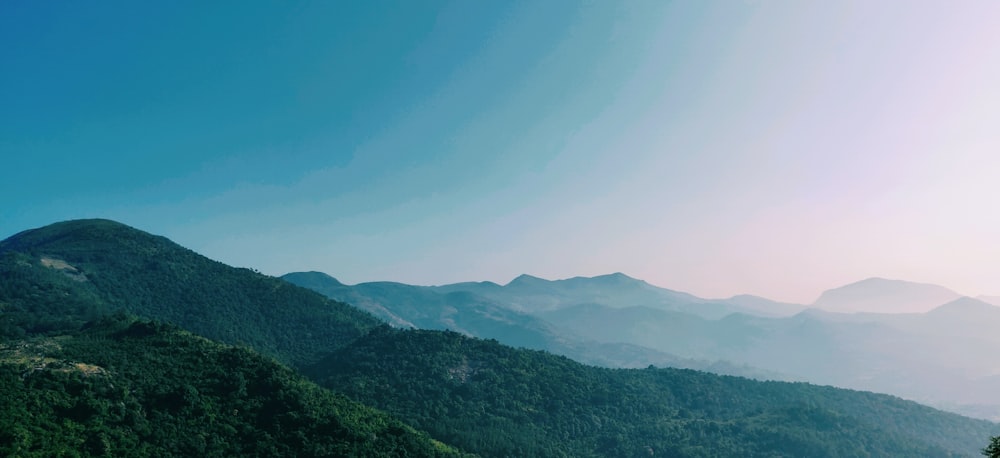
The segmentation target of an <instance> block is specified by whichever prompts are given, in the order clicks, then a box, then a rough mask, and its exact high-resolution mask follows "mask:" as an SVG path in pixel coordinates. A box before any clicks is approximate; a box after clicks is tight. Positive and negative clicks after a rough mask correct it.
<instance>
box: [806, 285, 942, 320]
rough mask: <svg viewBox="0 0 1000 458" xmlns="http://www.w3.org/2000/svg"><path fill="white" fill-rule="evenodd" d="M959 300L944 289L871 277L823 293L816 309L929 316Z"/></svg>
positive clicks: (817, 301)
mask: <svg viewBox="0 0 1000 458" xmlns="http://www.w3.org/2000/svg"><path fill="white" fill-rule="evenodd" d="M960 297H961V295H960V294H958V293H956V292H954V291H952V290H950V289H948V288H945V287H943V286H938V285H932V284H928V283H916V282H910V281H905V280H890V279H886V278H879V277H872V278H866V279H864V280H861V281H857V282H854V283H851V284H848V285H844V286H841V287H839V288H834V289H830V290H827V291H824V292H823V294H821V295H820V297H819V299H816V302H814V303H813V307H818V308H822V309H825V310H829V311H833V312H873V313H907V312H927V311H929V310H931V309H933V308H934V307H937V306H939V305H941V304H944V303H946V302H951V301H953V300H955V299H958V298H960Z"/></svg>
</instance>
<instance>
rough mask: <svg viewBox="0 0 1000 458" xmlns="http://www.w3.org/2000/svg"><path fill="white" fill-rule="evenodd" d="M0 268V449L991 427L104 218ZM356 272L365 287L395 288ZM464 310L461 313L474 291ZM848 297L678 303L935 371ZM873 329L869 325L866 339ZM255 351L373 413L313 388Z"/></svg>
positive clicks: (565, 445)
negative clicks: (435, 321)
mask: <svg viewBox="0 0 1000 458" xmlns="http://www.w3.org/2000/svg"><path fill="white" fill-rule="evenodd" d="M0 279H2V281H0V426H2V427H0V449H2V450H3V451H5V452H7V451H9V453H7V454H10V455H14V456H32V455H42V456H58V455H72V454H79V455H84V456H86V455H95V454H98V455H114V456H118V455H126V456H128V455H132V456H142V455H147V456H148V455H156V456H170V455H177V456H181V455H183V456H192V455H194V456H205V455H214V456H233V455H256V456H294V455H299V456H310V455H324V456H352V455H356V456H433V455H438V454H449V453H454V450H453V449H451V448H449V447H447V446H445V445H443V444H442V443H440V442H435V441H433V440H430V439H429V436H427V435H426V434H424V433H421V432H420V431H421V430H423V431H428V432H430V433H432V435H433V437H435V438H437V439H442V440H444V441H445V442H447V443H449V444H453V445H457V446H459V447H461V448H462V449H464V450H467V451H469V452H473V453H479V454H481V455H483V456H648V455H649V453H650V452H653V453H654V455H655V454H659V455H667V456H907V457H911V456H948V455H949V454H950V455H953V456H954V455H964V456H971V455H974V454H975V453H977V450H978V448H979V446H981V444H983V443H984V442H985V441H986V438H987V437H988V436H989V435H995V434H996V433H997V432H998V431H997V429H998V428H1000V427H998V426H997V425H996V424H995V423H989V422H985V421H975V420H971V419H968V418H963V417H959V416H956V415H950V414H945V413H942V412H940V411H936V410H933V409H931V408H928V407H923V406H919V405H917V404H914V403H910V402H905V401H901V400H899V399H897V398H893V397H891V396H884V395H875V394H871V393H858V392H854V391H849V390H840V389H834V388H829V387H816V386H812V385H808V384H802V383H796V384H788V383H763V382H754V381H751V380H747V379H742V378H734V377H722V376H717V375H713V374H708V373H704V372H695V371H687V370H678V369H653V368H649V369H641V370H639V369H614V370H612V369H599V368H594V367H588V366H584V365H581V364H579V363H576V362H573V361H572V360H570V359H567V358H564V357H560V356H556V355H552V354H550V353H546V352H536V351H529V350H523V349H515V348H512V347H507V346H503V345H501V344H499V343H498V342H496V341H492V340H479V339H472V338H469V337H465V336H464V335H462V334H459V333H456V332H442V331H402V330H397V329H393V328H391V327H389V326H388V325H385V324H381V325H380V324H378V323H379V322H378V321H377V320H376V319H375V318H374V317H373V316H371V315H370V314H368V313H366V312H364V311H361V310H360V309H356V308H354V307H351V306H349V305H347V304H344V303H342V302H338V301H333V300H330V299H327V298H324V297H322V296H320V295H319V294H318V293H315V292H311V291H307V290H305V289H303V288H300V287H297V286H294V285H291V284H289V283H287V282H284V281H282V280H279V279H275V278H271V277H267V276H263V275H260V274H258V273H256V272H253V271H251V270H248V269H235V268H231V267H228V266H225V265H223V264H221V263H217V262H215V261H211V260H208V259H206V258H204V257H201V256H200V255H197V254H196V253H193V252H191V251H190V250H186V249H184V248H181V247H179V246H177V245H176V244H173V243H172V242H170V241H169V240H167V239H165V238H162V237H156V236H152V235H150V234H147V233H145V232H142V231H137V230H135V229H132V228H129V227H127V226H124V225H121V224H118V223H114V222H110V221H104V220H87V221H74V222H67V223H59V224H56V225H52V226H47V227H45V228H41V229H36V230H32V231H27V232H25V233H22V234H19V235H17V236H14V237H12V238H10V239H7V240H5V241H3V242H0ZM619 280H620V279H619ZM338 283H339V282H338ZM585 283H588V282H585ZM543 285H544V284H543ZM375 286H376V288H375V289H374V290H373V291H381V294H385V295H392V294H396V293H398V292H400V291H407V290H408V288H405V287H400V286H399V285H398V284H377V285H375ZM404 286H405V285H404ZM498 287H499V285H498ZM501 288H503V287H501ZM451 293H453V292H449V293H446V294H443V296H444V297H445V299H444V300H443V302H442V303H441V307H439V308H438V309H437V310H438V311H435V310H434V308H433V307H432V308H431V310H422V308H421V307H420V306H419V304H416V303H414V304H412V305H414V307H413V308H414V313H421V312H433V313H429V314H428V315H427V316H428V317H437V318H440V317H441V316H442V315H441V314H440V313H438V312H439V311H444V310H447V308H448V307H450V306H451V307H454V306H455V305H456V304H459V302H451V303H449V302H448V301H449V300H460V301H461V302H460V303H461V304H464V303H465V300H466V299H468V298H469V297H470V296H474V295H473V294H472V293H468V292H465V293H461V292H459V293H458V294H454V295H453V294H451ZM372 294H374V293H372ZM435 294H438V295H441V294H440V293H437V292H435ZM428 297H431V296H428ZM576 305H578V306H579V305H581V304H576ZM598 305H600V307H605V308H606V307H609V306H607V305H601V304H598ZM633 307H634V308H635V310H631V309H626V308H624V307H623V308H617V309H614V310H618V311H623V312H624V313H627V314H632V313H635V314H636V316H637V317H639V318H641V319H644V320H651V319H656V318H657V316H661V315H657V314H662V316H667V317H673V318H671V319H679V318H680V317H682V315H678V314H684V313H685V312H679V311H677V310H668V309H659V308H656V307H650V306H633ZM973 307H976V306H975V305H974V304H973ZM456 308H457V307H456ZM958 308H961V304H960V307H958ZM405 309H406V307H404V308H403V310H405ZM115 310H124V311H125V312H127V313H118V312H115ZM390 310H391V309H390ZM471 310H472V311H473V313H470V315H469V317H464V318H463V322H464V323H474V320H473V318H470V317H475V316H477V315H476V313H478V312H477V311H486V310H490V309H489V308H487V307H485V306H484V308H473V309H471ZM502 310H503V311H507V312H510V310H508V309H505V308H503V309H502ZM950 310H951V309H944V310H943V311H942V312H949V311H950ZM393 313H395V312H393ZM129 314H137V315H139V316H140V320H138V321H136V320H134V319H132V318H128V317H129ZM150 315H153V316H156V317H159V319H160V320H167V321H170V322H172V323H174V324H175V325H177V326H180V327H182V328H185V329H184V330H181V329H178V328H175V327H173V325H165V324H161V323H160V322H159V321H147V320H148V318H150ZM830 315H834V314H830ZM115 316H119V317H121V316H124V317H125V318H124V319H118V318H115ZM417 316H419V315H417ZM445 316H447V315H445ZM453 316H459V315H458V314H455V315H453ZM508 316H513V315H501V317H508ZM535 318H537V317H535ZM869 318H870V317H866V316H863V315H856V316H855V315H852V316H850V317H849V319H845V320H841V321H834V320H830V321H828V320H822V319H820V318H816V317H813V316H811V315H809V314H808V313H807V312H803V313H801V314H799V315H796V316H794V317H788V318H766V317H759V316H750V315H746V314H742V313H734V314H729V315H727V316H726V317H725V318H723V319H714V320H713V319H706V318H704V317H694V318H687V319H688V320H689V322H690V323H699V326H705V328H706V329H710V330H711V329H714V327H715V326H722V327H723V328H724V329H728V330H729V331H728V332H729V333H730V334H732V335H730V336H728V337H727V338H733V337H739V336H736V335H735V333H736V331H738V330H742V329H757V330H759V331H760V332H761V334H760V335H757V336H753V335H751V336H744V337H745V338H746V340H745V342H742V343H740V344H739V345H730V346H727V345H721V344H719V345H718V346H717V348H720V349H725V350H726V351H730V352H741V351H742V352H748V355H749V356H748V357H747V358H746V359H747V360H753V359H754V357H756V358H763V357H770V358H772V359H773V358H776V359H778V360H781V361H782V362H781V364H784V365H788V366H789V367H796V366H802V367H808V368H815V367H824V366H826V367H828V369H826V370H827V371H828V372H829V373H835V372H837V371H843V372H845V373H848V374H850V375H852V376H858V375H859V374H861V375H864V373H863V372H859V370H869V371H874V372H873V374H874V375H879V376H880V375H883V374H892V373H895V372H897V369H898V368H899V366H898V365H896V366H894V365H885V366H882V365H880V363H882V362H884V361H892V360H887V359H885V355H897V354H898V353H897V351H898V349H900V348H902V349H907V350H910V351H912V352H913V353H912V354H913V355H914V356H915V358H917V359H915V360H913V361H911V363H913V366H914V367H921V368H922V370H923V372H912V373H911V372H903V375H902V377H904V378H903V379H902V380H917V381H921V378H922V377H925V376H929V375H933V374H934V373H938V377H939V379H942V380H943V379H946V378H948V377H950V376H953V374H954V372H948V371H944V372H943V373H942V372H940V369H941V366H935V365H932V364H927V363H926V362H925V361H923V360H920V359H919V358H923V356H924V355H923V354H922V353H927V352H928V350H929V347H927V346H924V347H921V346H919V345H918V344H919V343H920V339H921V338H922V336H921V335H919V334H912V333H911V334H907V332H908V331H905V329H904V328H903V326H909V325H912V324H913V323H910V322H906V323H902V324H898V326H900V327H899V328H895V327H894V326H897V324H896V323H895V322H891V323H883V322H880V321H878V319H876V318H871V321H870V322H868V321H864V320H869ZM901 318H912V317H908V316H907V317H901ZM503 319H506V318H503ZM698 320H701V321H698ZM409 321H413V320H409ZM496 321H500V320H497V319H494V318H492V317H491V318H490V319H489V320H488V322H490V323H493V322H496ZM116 323H118V324H116ZM463 326H469V327H467V328H466V329H470V328H471V325H469V324H464V325H463ZM192 328H197V329H199V330H201V331H200V332H202V333H203V335H202V336H198V335H197V334H190V331H191V329H192ZM888 331H891V332H888ZM886 332H888V333H886ZM880 335H887V336H888V337H887V338H881V340H878V339H876V340H868V339H873V338H874V337H877V336H880ZM205 337H208V338H211V339H214V340H219V341H225V342H232V343H233V344H235V345H237V346H238V347H236V348H234V347H227V346H219V345H218V344H216V343H213V342H210V341H209V340H208V339H206V338H205ZM910 337H912V339H910ZM897 338H903V339H902V340H896V339H897ZM953 340H955V339H953ZM955 341H956V342H959V341H958V340H955ZM744 343H746V344H752V345H747V346H746V349H745V350H744V349H741V348H743V344H744ZM601 345H611V346H616V347H619V348H629V347H628V345H623V344H621V343H614V342H607V343H604V344H601ZM852 345H853V346H852ZM956 345H958V343H956ZM240 348H243V349H240ZM631 348H636V347H634V346H633V347H631ZM845 348H846V350H844V351H839V350H840V349H845ZM879 348H882V350H880V351H878V352H876V351H873V349H879ZM955 348H960V347H953V348H951V347H949V348H944V347H942V353H941V354H942V355H947V354H949V352H953V351H954V349H955ZM254 350H261V351H263V352H264V353H265V355H264V356H259V355H257V354H256V353H255V352H254ZM834 350H838V351H834ZM866 351H867V352H868V353H870V354H871V357H866V356H865V355H866V353H865V352H866ZM953 356H954V355H953ZM958 356H962V355H958ZM272 357H273V358H277V359H278V360H280V361H284V362H288V363H290V364H293V365H294V367H296V368H298V369H299V370H301V371H303V372H304V373H305V374H307V375H308V376H310V377H311V378H313V379H314V380H317V381H319V382H322V385H323V386H325V387H327V388H330V389H333V390H336V392H337V393H342V394H343V396H347V397H348V398H350V399H352V400H354V401H355V402H362V403H363V404H365V405H369V406H374V407H377V408H381V409H384V410H386V411H387V413H388V415H383V414H380V413H378V412H375V411H373V410H372V409H369V408H365V407H361V406H358V405H357V404H354V403H350V402H348V401H347V400H346V399H343V398H340V399H337V398H338V396H341V395H339V394H331V393H329V392H326V391H322V390H317V389H316V388H315V387H314V386H313V385H311V384H310V383H309V382H306V381H305V380H302V379H297V378H296V376H295V375H294V374H293V373H292V371H291V370H289V369H285V368H282V367H281V366H280V364H278V363H277V361H275V360H274V359H273V358H272ZM953 359H954V360H959V359H960V358H953ZM931 361H937V360H933V359H932V360H931ZM980 363H981V365H987V366H988V365H989V364H991V363H989V361H980ZM852 365H853V366H852ZM903 368H904V369H905V368H907V366H904V367H903ZM910 376H913V377H912V378H906V377H910ZM897 377H898V376H897ZM897 380H900V379H897ZM106 381H110V382H109V383H105V382H106ZM982 381H983V382H984V383H985V382H996V381H997V379H996V377H993V378H990V377H984V378H982ZM994 386H995V384H994ZM136 406H138V407H136ZM399 420H402V421H403V422H406V423H405V424H404V423H402V422H400V421H399ZM407 425H408V426H407ZM410 427H415V428H416V430H414V429H411V428H410ZM218 441H221V442H218ZM38 447H42V448H38ZM45 447H50V448H45Z"/></svg>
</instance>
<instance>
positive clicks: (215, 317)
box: [0, 220, 379, 367]
mask: <svg viewBox="0 0 1000 458" xmlns="http://www.w3.org/2000/svg"><path fill="white" fill-rule="evenodd" d="M0 278H3V279H4V281H3V282H2V285H0V288H2V289H0V310H2V311H4V314H3V316H2V317H0V333H2V334H0V337H8V338H11V337H18V336H19V335H25V334H34V333H39V332H61V331H63V330H69V329H73V328H78V327H79V325H80V324H82V323H83V322H85V321H87V320H89V319H93V318H95V317H96V316H99V315H102V314H107V313H109V312H111V311H117V310H124V311H126V312H128V313H132V314H135V315H138V316H141V317H144V318H150V319H154V320H159V321H165V322H168V323H173V324H176V325H178V326H180V327H182V328H184V329H186V330H189V331H191V332H194V333H196V334H199V335H202V336H205V337H208V338H210V339H215V340H218V341H220V342H225V343H229V344H241V345H246V346H249V347H251V348H253V349H255V350H257V351H260V352H262V353H264V354H266V355H269V356H273V357H275V358H278V359H279V360H280V361H282V362H285V363H288V364H291V365H292V366H293V367H301V366H303V365H305V364H308V363H311V362H314V361H316V360H317V359H319V358H320V357H321V356H322V355H323V354H325V353H328V352H329V351H331V350H333V349H336V348H339V347H342V346H344V345H346V344H347V343H348V342H350V341H352V340H354V339H355V338H357V337H359V336H361V335H362V334H363V333H364V332H366V331H367V330H368V329H371V328H372V327H374V326H376V325H377V324H378V323H379V321H378V320H376V319H375V318H374V317H372V316H371V315H369V314H367V313H365V312H363V311H361V310H358V309H356V308H354V307H351V306H349V305H347V304H344V303H340V302H336V301H332V300H330V299H327V298H326V297H323V296H322V295H320V294H317V293H314V292H312V291H309V290H306V289H304V288H299V287H297V286H293V285H291V284H289V283H287V282H284V281H281V280H279V279H276V278H273V277H268V276H265V275H261V274H259V273H256V272H253V271H251V270H249V269H239V268H233V267H230V266H227V265H225V264H222V263H220V262H216V261H212V260H210V259H208V258H206V257H204V256H201V255H199V254H197V253H195V252H193V251H191V250H188V249H186V248H183V247H181V246H179V245H177V244H175V243H173V242H171V241H170V240H168V239H166V238H164V237H158V236H154V235H151V234H148V233H145V232H142V231H139V230H136V229H133V228H131V227H128V226H125V225H123V224H120V223H116V222H113V221H107V220H78V221H67V222H62V223H56V224H53V225H50V226H46V227H43V228H40V229H34V230H30V231H25V232H22V233H20V234H17V235H15V236H14V237H11V238H9V239H7V240H5V241H3V242H0ZM66 301H69V302H68V303H67V302H66ZM64 307H71V308H72V309H73V311H72V313H71V314H69V315H71V317H67V315H68V314H66V313H62V311H64V310H65V309H64Z"/></svg>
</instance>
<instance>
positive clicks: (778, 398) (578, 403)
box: [307, 327, 998, 457]
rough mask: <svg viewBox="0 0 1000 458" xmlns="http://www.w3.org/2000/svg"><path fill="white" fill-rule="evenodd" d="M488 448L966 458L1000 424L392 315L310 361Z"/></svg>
mask: <svg viewBox="0 0 1000 458" xmlns="http://www.w3.org/2000/svg"><path fill="white" fill-rule="evenodd" d="M307 373H308V374H310V376H311V377H312V378H313V379H315V380H317V381H318V382H319V383H320V384H321V385H324V386H327V387H330V388H333V389H336V390H340V391H343V392H345V393H347V394H348V395H349V396H351V397H353V398H355V399H359V400H362V401H363V402H365V403H370V404H372V405H375V406H378V407H379V408H382V409H384V410H386V411H388V412H390V413H392V414H394V415H396V416H399V417H400V418H403V419H405V420H406V421H407V422H408V423H410V424H412V425H414V426H416V427H417V428H420V429H425V430H427V431H428V432H430V433H431V434H432V435H434V436H435V437H439V438H441V439H442V440H445V441H446V442H449V443H452V444H456V445H457V446H459V447H462V448H465V449H468V450H474V451H477V452H478V453H482V454H483V455H485V456H581V457H586V456H649V455H650V454H653V455H654V456H810V457H821V456H831V457H832V456H908V457H912V456H949V454H952V456H954V455H959V456H974V455H976V454H977V453H978V448H979V447H980V446H981V445H980V444H983V443H985V442H986V438H988V437H989V435H990V434H995V433H996V431H997V430H998V426H997V425H996V424H994V423H990V422H987V421H981V420H972V419H968V418H964V417H960V416H958V415H954V414H948V413H943V412H940V411H936V410H933V409H931V408H928V407H924V406H921V405H919V404H916V403H913V402H908V401H903V400H900V399H898V398H895V397H891V396H886V395H877V394H872V393H862V392H855V391H848V390H842V389H835V388H830V387H820V386H814V385H808V384H803V383H783V382H758V381H752V380H748V379H744V378H738V377H722V376H717V375H712V374H707V373H703V372H697V371H689V370H678V369H653V368H649V369H627V370H621V369H619V370H613V369H601V368H595V367H589V366H585V365H582V364H579V363H576V362H574V361H572V360H570V359H567V358H563V357H559V356H555V355H551V354H547V353H544V352H535V351H527V350H516V349H513V348H510V347H506V346H502V345H499V344H497V343H496V342H492V341H486V340H479V339H472V338H468V337H465V336H462V335H461V334H458V333H453V332H452V333H448V332H445V333H442V332H435V331H400V330H394V329H391V328H388V327H385V328H380V329H379V330H377V331H375V332H373V333H371V334H369V335H367V336H365V337H363V338H361V339H359V340H357V341H355V342H354V343H352V344H351V345H350V346H348V347H346V348H344V349H342V350H339V351H338V352H336V353H334V354H332V355H331V356H330V357H329V358H327V359H325V360H324V361H322V362H320V363H319V364H317V365H316V366H315V367H314V368H312V369H310V370H308V371H307Z"/></svg>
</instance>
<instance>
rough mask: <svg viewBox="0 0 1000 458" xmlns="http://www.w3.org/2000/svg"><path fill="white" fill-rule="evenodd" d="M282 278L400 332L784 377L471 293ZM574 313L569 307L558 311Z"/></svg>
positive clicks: (587, 358) (609, 363)
mask: <svg viewBox="0 0 1000 458" xmlns="http://www.w3.org/2000/svg"><path fill="white" fill-rule="evenodd" d="M281 278H282V279H284V280H285V281H288V282H291V283H293V284H296V285H299V286H303V287H307V288H309V289H312V290H314V291H317V292H319V293H321V294H323V295H325V296H327V297H329V298H331V299H334V300H337V301H342V302H347V303H350V304H352V305H355V306H357V307H359V308H362V309H364V310H366V311H368V312H370V313H372V314H373V315H375V316H377V317H379V318H381V319H383V320H385V321H386V322H387V323H389V324H391V325H392V326H394V327H398V328H417V329H431V330H442V331H444V330H449V331H456V332H460V333H462V334H465V335H468V336H472V337H479V338H483V339H495V340H497V341H499V342H500V343H502V344H505V345H510V346H513V347H519V348H528V349H533V350H544V351H548V352H551V353H554V354H557V355H563V356H566V357H569V358H571V359H573V360H576V361H579V362H582V363H585V364H593V365H597V366H602V367H616V368H638V367H646V366H649V365H654V366H659V367H677V368H684V369H699V370H706V371H710V372H714V373H719V374H724V375H739V376H744V377H753V378H762V379H779V378H784V377H783V376H782V375H780V374H777V373H772V372H767V371H762V370H758V369H755V368H752V367H748V366H746V365H739V364H731V363H728V362H725V361H708V360H699V359H695V358H681V357H678V356H676V355H673V354H671V353H669V352H664V351H660V350H655V349H653V348H650V347H644V346H642V345H635V344H632V343H627V342H623V341H618V340H615V339H597V340H594V339H588V338H581V337H580V336H579V335H577V334H575V333H572V332H567V331H566V326H561V325H562V324H563V323H560V322H559V320H558V319H557V320H547V319H544V318H547V316H546V315H545V314H541V315H538V316H535V315H530V314H527V313H521V312H518V311H516V310H512V309H511V308H508V307H506V306H504V305H503V304H500V303H498V302H496V301H494V300H491V299H487V298H485V297H483V296H480V295H478V294H475V293H472V292H468V291H454V292H439V291H441V289H440V288H434V287H426V286H413V285H406V284H402V283H394V282H371V283H359V284H357V285H345V284H343V283H341V282H340V281H338V280H337V279H335V278H333V277H331V276H330V275H328V274H325V273H322V272H292V273H288V274H285V275H283V276H282V277H281ZM523 281H533V280H527V279H523ZM540 281H541V282H545V281H546V280H540ZM487 287H488V286H487ZM575 309H576V307H569V308H566V309H560V310H559V311H570V310H575ZM559 311H557V312H553V313H558V312H559Z"/></svg>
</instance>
